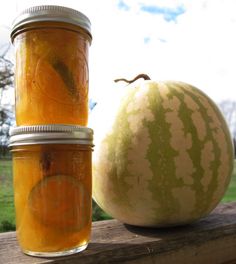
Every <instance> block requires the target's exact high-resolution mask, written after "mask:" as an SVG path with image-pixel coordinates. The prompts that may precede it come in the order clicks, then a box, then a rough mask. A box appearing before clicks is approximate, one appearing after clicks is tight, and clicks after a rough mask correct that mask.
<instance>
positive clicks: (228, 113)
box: [219, 100, 236, 158]
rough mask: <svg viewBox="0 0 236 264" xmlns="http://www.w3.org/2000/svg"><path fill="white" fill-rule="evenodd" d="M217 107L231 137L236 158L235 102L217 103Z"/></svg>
mask: <svg viewBox="0 0 236 264" xmlns="http://www.w3.org/2000/svg"><path fill="white" fill-rule="evenodd" d="M219 107H220V109H221V111H222V113H223V115H224V117H225V120H226V122H227V124H228V126H229V130H230V132H231V135H232V137H233V143H234V155H235V158H236V101H232V100H224V101H222V102H220V103H219Z"/></svg>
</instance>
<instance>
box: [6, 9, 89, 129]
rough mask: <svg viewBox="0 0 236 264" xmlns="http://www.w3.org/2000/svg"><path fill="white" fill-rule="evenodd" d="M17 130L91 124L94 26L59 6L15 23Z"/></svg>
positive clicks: (25, 14)
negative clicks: (90, 57)
mask: <svg viewBox="0 0 236 264" xmlns="http://www.w3.org/2000/svg"><path fill="white" fill-rule="evenodd" d="M11 38H12V42H13V43H14V46H15V51H16V69H15V110H16V124H17V125H41V124H75V125H83V126H86V125H87V121H88V89H89V74H88V49H89V46H90V44H91V33H90V21H89V20H88V18H87V17H86V16H84V15H83V14H82V13H80V12H78V11H76V10H73V9H70V8H65V7H59V6H38V7H33V8H29V9H27V10H25V11H24V12H22V13H21V14H20V15H19V16H18V17H17V18H16V20H15V22H14V25H13V29H12V33H11Z"/></svg>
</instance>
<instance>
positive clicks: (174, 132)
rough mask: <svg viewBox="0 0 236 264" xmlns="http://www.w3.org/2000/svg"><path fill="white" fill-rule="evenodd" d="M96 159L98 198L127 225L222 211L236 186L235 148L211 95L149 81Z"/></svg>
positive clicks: (167, 222)
mask: <svg viewBox="0 0 236 264" xmlns="http://www.w3.org/2000/svg"><path fill="white" fill-rule="evenodd" d="M95 135H96V130H95ZM93 159H94V160H93V198H94V199H95V200H96V202H97V203H98V204H99V206H101V208H102V209H103V210H105V211H106V212H107V213H108V214H110V215H111V216H112V217H114V218H116V219H118V220H120V221H122V222H124V223H127V224H131V225H137V226H148V227H165V226H173V225H183V224H188V223H191V222H193V221H196V220H198V219H200V218H201V217H203V216H206V215H207V214H209V213H210V212H211V211H212V210H213V209H214V208H215V207H216V206H217V204H218V203H219V202H220V200H221V199H222V197H223V195H224V193H225V191H226V189H227V187H228V184H229V182H230V178H231V174H232V170H233V144H232V139H231V137H230V133H229V129H228V127H227V124H226V122H225V120H224V118H223V116H222V114H221V112H220V111H219V110H218V108H217V106H216V104H215V103H214V102H213V101H212V100H211V99H210V98H209V97H208V96H206V95H205V94H204V93H203V92H201V91H200V90H198V89H197V88H195V87H193V86H190V85H188V84H186V83H182V82H154V81H144V82H143V83H142V84H141V85H138V86H135V85H132V86H131V87H129V88H128V91H127V94H126V96H125V98H124V99H123V101H122V103H121V106H120V108H119V110H118V111H117V115H116V116H115V117H114V123H113V125H112V127H111V129H110V130H109V131H106V133H104V137H103V139H102V140H101V141H100V143H99V144H98V145H97V146H95V153H94V157H93Z"/></svg>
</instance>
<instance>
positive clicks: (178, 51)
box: [0, 0, 236, 104]
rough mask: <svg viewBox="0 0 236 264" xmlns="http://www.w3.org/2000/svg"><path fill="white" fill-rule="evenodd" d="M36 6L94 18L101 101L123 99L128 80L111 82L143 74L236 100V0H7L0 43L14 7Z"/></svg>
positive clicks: (93, 74)
mask: <svg viewBox="0 0 236 264" xmlns="http://www.w3.org/2000/svg"><path fill="white" fill-rule="evenodd" d="M38 4H58V5H65V6H69V7H72V8H75V9H78V10H80V11H82V12H84V13H85V14H86V15H87V16H88V17H89V18H90V20H91V22H92V34H93V42H92V45H91V47H90V59H89V65H90V93H91V96H93V97H94V98H95V100H97V101H106V102H107V103H108V104H109V100H106V99H105V98H108V97H113V98H114V100H117V101H119V100H118V99H119V98H120V96H121V94H122V88H123V86H124V85H122V84H114V82H113V80H114V79H116V78H119V77H124V78H130V79H132V78H133V77H134V76H136V75H137V74H139V73H141V72H144V73H147V74H149V75H150V77H151V78H152V79H155V80H163V79H171V80H180V81H185V82H188V83H191V84H193V85H195V86H197V87H198V88H199V89H201V90H203V91H204V92H206V93H207V94H208V95H209V96H210V97H212V98H213V100H215V101H220V100H222V99H228V98H229V99H231V98H233V99H235V100H236V78H235V61H236V53H235V46H236V37H235V34H234V32H236V14H235V12H234V10H236V1H235V0H227V1H225V0H214V1H213V0H100V1H94V0H80V1H74V0H9V1H7V2H6V3H4V5H3V6H2V8H1V9H0V25H4V27H2V26H1V30H0V47H2V45H3V44H4V43H5V44H6V43H7V42H8V41H9V29H8V28H9V27H10V23H11V21H12V19H13V17H14V16H15V14H16V12H17V11H20V10H22V9H24V8H25V7H29V6H32V5H38ZM113 88H114V89H113ZM124 89H125V88H124ZM114 100H113V101H114ZM110 101H111V100H110Z"/></svg>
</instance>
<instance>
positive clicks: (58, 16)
mask: <svg viewBox="0 0 236 264" xmlns="http://www.w3.org/2000/svg"><path fill="white" fill-rule="evenodd" d="M50 21H51V22H65V23H68V24H72V25H75V26H79V27H81V28H82V29H84V30H85V31H86V32H87V33H88V35H89V36H90V38H92V34H91V22H90V20H89V18H88V17H87V16H86V15H84V14H83V13H82V12H80V11H78V10H76V9H72V8H69V7H64V6H59V5H39V6H33V7H29V8H26V9H24V10H23V11H22V12H20V13H19V14H18V16H17V17H16V18H15V20H14V21H13V25H12V30H11V39H12V41H13V39H14V37H15V35H16V34H17V31H18V30H19V29H20V28H22V27H23V26H25V25H27V24H30V23H34V22H50Z"/></svg>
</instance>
